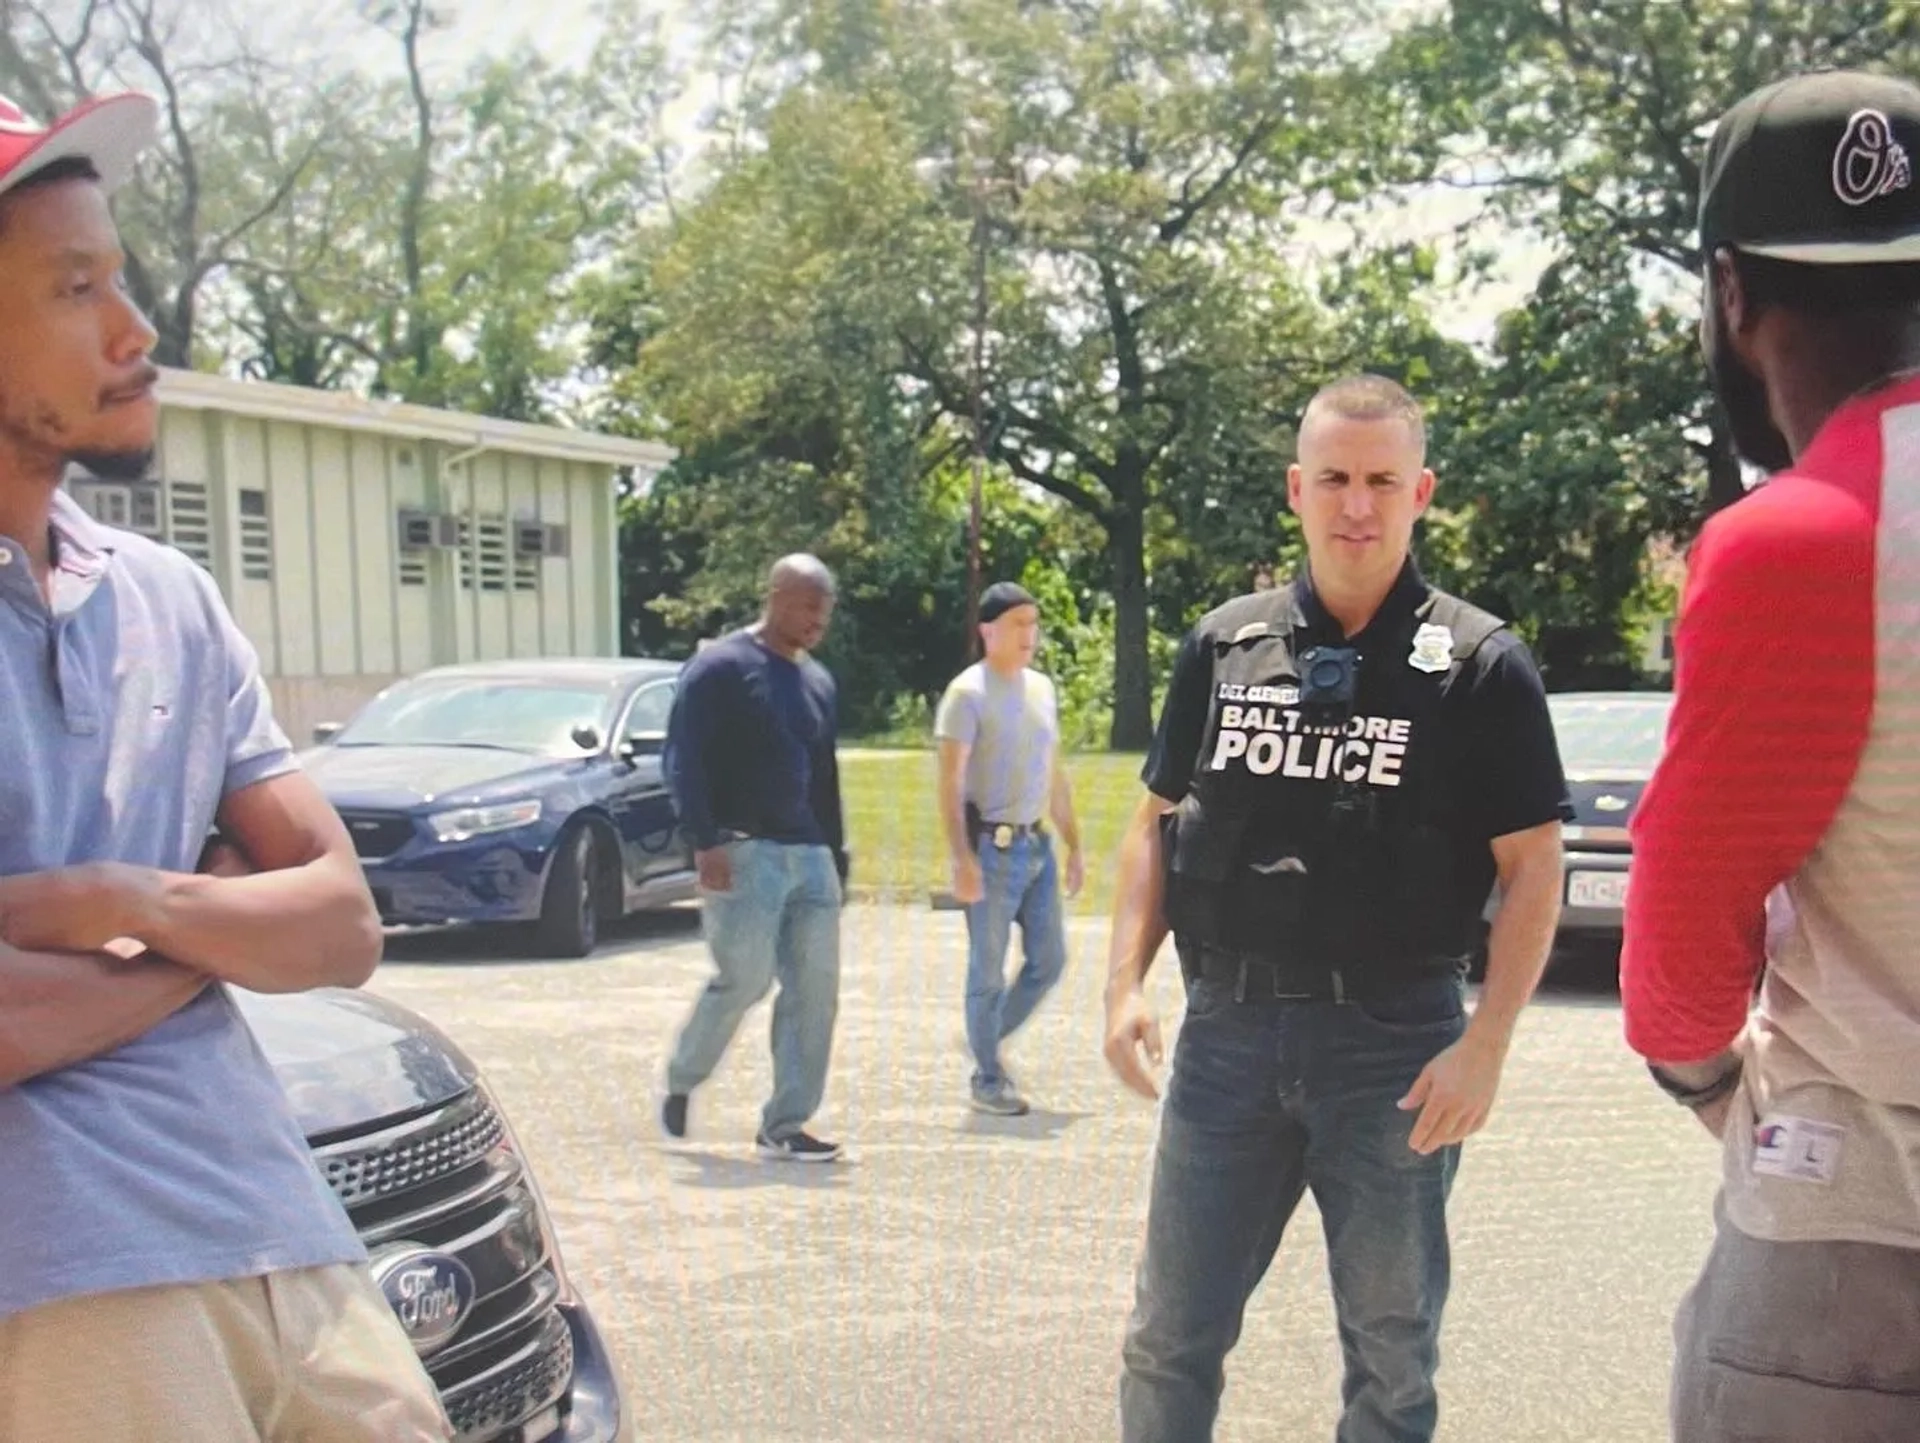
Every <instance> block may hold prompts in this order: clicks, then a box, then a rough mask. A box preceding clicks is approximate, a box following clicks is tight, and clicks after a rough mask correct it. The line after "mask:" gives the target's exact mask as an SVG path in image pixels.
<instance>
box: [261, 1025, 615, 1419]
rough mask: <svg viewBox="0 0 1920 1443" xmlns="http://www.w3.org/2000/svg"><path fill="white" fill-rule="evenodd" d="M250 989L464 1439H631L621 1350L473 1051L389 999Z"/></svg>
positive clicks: (375, 1263) (267, 1047)
mask: <svg viewBox="0 0 1920 1443" xmlns="http://www.w3.org/2000/svg"><path fill="white" fill-rule="evenodd" d="M234 995H235V997H236V998H237V999H238V1001H239V1003H240V1006H241V1010H242V1011H243V1012H244V1013H245V1014H246V1018H247V1021H248V1022H249V1023H250V1024H251V1025H252V1027H253V1031H254V1035H255V1036H256V1037H257V1038H258V1039H259V1040H260V1045H261V1048H262V1049H263V1050H264V1051H265V1053H266V1055H267V1057H268V1059H269V1060H270V1061H271V1062H272V1063H273V1066H274V1069H275V1071H276V1072H277V1073H278V1074H279V1077H280V1082H281V1085H282V1086H283V1087H284V1088H285V1089H286V1092H287V1096H288V1097H289V1098H290V1099H292V1102H293V1107H294V1112H295V1114H296V1115H297V1116H298V1117H299V1119H300V1124H301V1127H302V1129H303V1130H304V1131H305V1133H306V1135H307V1140H308V1142H309V1143H310V1144H311V1145H312V1147H313V1154H314V1160H315V1162H316V1163H317V1164H318V1165H319V1167H320V1170H321V1172H322V1173H323V1174H324V1175H325V1177H326V1180H327V1183H328V1185H329V1186H331V1187H332V1189H333V1191H334V1195H335V1196H336V1197H338V1198H339V1199H340V1201H341V1203H342V1204H343V1205H344V1206H345V1207H346V1209H347V1213H348V1215H349V1216H350V1217H351V1218H352V1219H353V1222H354V1226H355V1227H357V1228H358V1229H359V1232H360V1236H361V1237H362V1239H364V1240H365V1242H366V1244H367V1249H368V1251H369V1253H370V1254H371V1255H372V1258H371V1266H372V1269H373V1274H374V1277H375V1279H376V1280H377V1281H378V1282H379V1284H380V1286H381V1290H382V1291H383V1292H384V1293H385V1294H386V1297H387V1301H388V1302H389V1303H391V1304H392V1305H393V1309H394V1312H395V1313H396V1314H397V1315H398V1317H399V1318H400V1322H401V1326H402V1327H403V1328H404V1329H405V1330H406V1332H407V1336H408V1337H409V1338H410V1339H412V1341H413V1345H414V1348H415V1350H416V1351H417V1352H418V1353H419V1354H420V1357H421V1360H422V1361H423V1362H424V1363H425V1364H426V1368H427V1372H428V1373H429V1374H430V1375H431V1376H432V1378H433V1381H434V1383H435V1384H436V1385H437V1386H438V1387H439V1389H440V1396H441V1398H442V1399H443V1400H444V1402H445V1404H446V1408H447V1412H448V1414H449V1416H451V1417H452V1419H453V1424H454V1428H455V1431H456V1433H457V1435H458V1438H459V1440H460V1443H627V1440H628V1439H629V1437H630V1434H629V1431H628V1429H629V1425H628V1423H627V1419H626V1409H625V1407H624V1404H623V1400H622V1397H621V1391H620V1384H619V1380H618V1378H617V1377H616V1376H615V1373H614V1369H613V1364H612V1360H611V1358H610V1356H609V1354H608V1352H607V1348H606V1344H605V1343H604V1342H603V1340H602V1339H601V1336H600V1332H599V1329H598V1328H597V1327H596V1326H595V1324H594V1321H593V1318H592V1316H591V1315H590V1314H589V1313H588V1311H587V1307H586V1304H585V1303H584V1302H583V1301H582V1300H581V1298H580V1297H579V1295H578V1294H577V1293H575V1292H574V1290H573V1288H572V1286H571V1285H570V1284H569V1282H568V1281H567V1273H566V1268H565V1266H564V1265H563V1264H562V1262H561V1258H560V1248H559V1244H558V1242H557V1241H556V1239H555V1237H554V1232H553V1225H552V1221H551V1219H550V1217H549V1215H548V1212H547V1207H546V1203H545V1201H544V1199H543V1198H542V1197H541V1195H540V1189H539V1187H538V1185H537V1184H536V1183H535V1181H534V1178H533V1174H532V1172H531V1170H530V1169H529V1167H528V1165H527V1160H526V1157H525V1154H523V1153H522V1152H521V1150H520V1147H519V1144H518V1143H517V1142H516V1141H515V1139H514V1136H513V1131H512V1129H511V1128H510V1127H509V1126H508V1123H507V1119H506V1117H505V1116H504V1115H503V1114H502V1112H501V1110H500V1107H499V1105H498V1104H497V1103H496V1102H495V1100H494V1099H493V1097H492V1096H491V1095H490V1094H489V1092H488V1091H487V1087H486V1083H485V1082H484V1081H483V1080H482V1079H481V1077H480V1073H479V1069H478V1068H476V1067H475V1066H474V1064H473V1062H472V1061H471V1060H470V1059H469V1058H468V1057H467V1055H466V1054H465V1053H464V1052H462V1051H461V1050H460V1049H459V1048H458V1047H457V1046H455V1045H454V1044H453V1042H451V1041H450V1040H449V1039H448V1038H447V1037H446V1036H445V1035H444V1034H443V1033H441V1032H440V1031H439V1030H438V1029H437V1028H436V1027H434V1026H433V1024H432V1023H430V1022H428V1021H427V1020H426V1019H425V1018H423V1017H420V1016H418V1015H417V1014H415V1013H412V1012H409V1011H408V1010H407V1009H405V1008H403V1007H400V1006H397V1005H396V1004H394V1003H391V1002H388V1001H385V1000H384V999H382V998H379V997H376V996H374V995H373V994H372V993H368V992H349V991H340V990H327V991H320V992H310V993H305V994H301V995H296V996H286V997H277V996H276V997H266V996H260V995H258V994H255V993H250V992H243V991H240V990H239V989H235V991H234Z"/></svg>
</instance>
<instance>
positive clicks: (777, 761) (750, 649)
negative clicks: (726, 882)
mask: <svg viewBox="0 0 1920 1443" xmlns="http://www.w3.org/2000/svg"><path fill="white" fill-rule="evenodd" d="M838 733H839V716H838V697H837V693H836V689H835V687H834V682H833V676H832V673H830V672H829V671H828V670H827V669H826V668H825V667H824V666H822V665H820V663H819V662H817V661H814V660H813V659H812V658H811V657H808V658H806V659H805V660H803V661H799V662H792V661H788V660H787V659H786V658H785V657H783V656H781V655H779V654H778V653H777V652H774V651H773V650H771V649H770V648H768V647H767V646H765V645H763V644H762V643H761V642H760V641H759V640H758V639H757V638H755V637H754V636H753V634H752V633H751V632H747V631H736V632H732V633H730V634H728V635H727V636H724V637H722V638H721V639H720V640H718V641H716V642H714V643H713V644H712V645H711V646H709V647H707V648H706V649H705V650H703V651H701V652H700V653H699V654H698V655H696V656H695V657H694V658H693V660H692V661H690V662H688V663H687V665H686V667H685V669H684V670H683V671H682V672H681V673H680V685H679V687H678V689H677V691H676V693H675V696H674V703H673V713H672V715H671V717H670V718H669V719H668V722H667V745H666V755H665V758H664V761H665V768H666V777H667V786H668V787H669V788H670V789H671V790H672V792H673V804H674V807H675V808H676V810H677V811H678V812H679V818H680V826H681V827H682V829H683V830H684V831H685V832H686V834H687V836H688V837H689V838H690V839H691V840H692V842H693V845H694V846H696V847H699V848H702V849H705V848H708V847H713V846H717V845H718V844H719V842H720V834H721V833H722V832H723V831H734V832H744V833H746V834H747V835H749V836H754V837H764V838H766V839H768V840H769V841H775V842H789V843H799V844H805V843H815V844H818V845H821V846H826V847H831V848H832V849H833V853H834V857H835V860H836V862H838V864H839V866H840V869H841V873H842V876H844V875H845V872H846V835H845V831H844V828H843V824H842V821H841V813H840V767H839V762H838V760H837V759H836V757H835V755H834V748H835V745H836V743H837V741H838Z"/></svg>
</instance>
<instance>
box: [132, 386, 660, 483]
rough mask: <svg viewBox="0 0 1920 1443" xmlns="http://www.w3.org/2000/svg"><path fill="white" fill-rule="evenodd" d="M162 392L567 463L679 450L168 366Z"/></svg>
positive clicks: (210, 405) (224, 406)
mask: <svg viewBox="0 0 1920 1443" xmlns="http://www.w3.org/2000/svg"><path fill="white" fill-rule="evenodd" d="M156 389H157V392H158V395H159V398H160V404H161V405H163V406H175V407H180V408H182V409H185V410H190V411H224V412H226V413H228V414H230V415H236V416H254V417H258V418H259V419H261V420H267V421H293V422H301V423H304V424H307V425H314V426H336V427H338V428H340V429H341V430H345V431H371V432H374V433H377V434H379V435H385V436H405V437H407V438H409V439H411V440H415V441H446V442H451V443H452V444H455V445H458V446H461V447H470V446H481V447H485V448H486V449H487V450H490V451H509V452H513V453H515V454H518V455H522V456H550V457H553V458H555V459H557V460H561V461H588V462H597V463H598V464H600V465H603V466H636V467H639V468H641V469H643V470H646V471H658V470H660V469H661V468H662V467H664V466H666V465H667V464H668V463H670V462H671V461H672V460H673V459H674V457H675V455H676V454H677V453H676V452H675V451H674V449H673V448H672V447H670V446H663V445H661V444H660V443H659V442H657V441H630V440H627V439H625V438H623V437H619V436H606V435H602V434H600V433H599V432H597V431H576V430H571V429H568V428H566V427H561V426H536V425H532V424H530V423H528V422H525V421H502V420H499V419H497V418H495V417H492V416H473V415H468V414H466V413H464V412H460V411H441V410H436V409H435V408H433V407H431V406H415V405H412V404H410V403H408V402H405V401H375V400H369V399H368V398H367V397H365V396H356V395H353V394H351V393H349V392H346V391H322V390H316V389H314V388H313V387H310V386H286V385H281V384H279V383H277V382H273V381H237V380H234V379H233V378H231V377H228V376H214V375H209V374H207V373H206V372H204V371H184V370H177V369H174V368H172V367H167V366H163V367H161V368H160V381H159V385H158V387H157V388H156Z"/></svg>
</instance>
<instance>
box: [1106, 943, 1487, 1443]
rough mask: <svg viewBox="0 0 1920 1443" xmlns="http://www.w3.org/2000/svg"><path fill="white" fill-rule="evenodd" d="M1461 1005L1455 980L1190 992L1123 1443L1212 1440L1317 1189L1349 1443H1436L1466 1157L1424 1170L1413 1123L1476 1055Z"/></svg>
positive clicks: (1143, 1276)
mask: <svg viewBox="0 0 1920 1443" xmlns="http://www.w3.org/2000/svg"><path fill="white" fill-rule="evenodd" d="M1463 1003H1464V994H1463V989H1462V986H1461V984H1460V983H1459V982H1458V981H1457V980H1455V979H1453V978H1450V977H1442V978H1436V979H1432V980H1428V981H1422V982H1416V983H1411V984H1408V985H1406V986H1404V987H1402V988H1399V989H1397V990H1395V991H1393V992H1390V993H1382V994H1377V995H1375V994H1368V995H1365V996H1362V997H1361V998H1360V999H1359V1000H1352V999H1351V998H1350V999H1349V1000H1347V1001H1344V1002H1331V1001H1326V1002H1320V1001H1284V1000H1273V999H1268V1000H1265V1001H1245V1002H1238V1001H1235V999H1234V988H1233V984H1232V983H1230V982H1217V981H1211V980H1201V981H1196V982H1193V983H1191V984H1190V985H1189V987H1188V1002H1187V1014H1186V1020H1185V1022H1184V1023H1183V1024H1182V1025H1181V1028H1180V1034H1179V1039H1178V1041H1177V1043H1176V1044H1175V1048H1174V1057H1173V1071H1172V1076H1171V1079H1170V1080H1169V1083H1168V1087H1167V1094H1166V1101H1165V1103H1164V1106H1163V1109H1162V1112H1161V1117H1160V1136H1159V1142H1158V1145H1157V1148H1156V1151H1155V1157H1154V1172H1153V1192H1152V1200H1151V1202H1150V1204H1149V1207H1148V1215H1147V1237H1146V1248H1145V1251H1144V1253H1143V1255H1142V1257H1141V1261H1140V1267H1139V1273H1138V1278H1137V1283H1136V1296H1135V1303H1134V1311H1133V1316H1132V1319H1131V1321H1130V1324H1129V1326H1128V1329H1127V1337H1126V1343H1125V1346H1124V1348H1123V1350H1122V1356H1123V1361H1124V1364H1125V1368H1124V1372H1123V1375H1122V1378H1121V1383H1120V1419H1121V1428H1120V1431H1121V1438H1122V1440H1123V1443H1207V1440H1208V1439H1210V1438H1211V1437H1212V1436H1213V1425H1214V1419H1215V1417H1216V1415H1217V1414H1218V1412H1219V1407H1220V1394H1221V1390H1222V1387H1223V1385H1224V1368H1225V1360H1226V1355H1227V1353H1228V1352H1229V1351H1230V1350H1231V1349H1232V1348H1233V1346H1234V1344H1235V1342H1236V1341H1238V1339H1239V1336H1240V1327H1241V1321H1242V1318H1243V1316H1244V1314H1245V1312H1246V1306H1247V1302H1248V1299H1249V1298H1250V1297H1251V1296H1252V1294H1253V1291H1254V1289H1255V1287H1256V1286H1257V1285H1258V1284H1259V1282H1260V1280H1261V1278H1263V1277H1264V1276H1265V1275H1266V1271H1267V1268H1268V1266H1269V1265H1270V1264H1271V1263H1272V1261H1273V1255H1274V1252H1275V1250H1276V1249H1277V1248H1278V1247H1279V1244H1280V1236H1281V1233H1282V1232H1283V1231H1284V1230H1285V1228H1286V1225H1287V1222H1288V1220H1289V1219H1290V1218H1291V1217H1292V1216H1293V1213H1294V1210H1295V1209H1296V1207H1297V1206H1298V1205H1299V1202H1300V1197H1301V1194H1302V1193H1303V1192H1304V1191H1305V1190H1306V1189H1308V1188H1311V1189H1312V1190H1313V1197H1314V1202H1315V1203H1316V1204H1317V1205H1318V1207H1319V1209H1320V1214H1321V1218H1322V1220H1323V1223H1324V1225H1325V1230H1326V1238H1327V1253H1328V1262H1329V1267H1330V1272H1331V1280H1332V1285H1333V1300H1334V1307H1335V1312H1336V1316H1337V1318H1338V1321H1339V1329H1340V1346H1341V1351H1342V1353H1343V1355H1344V1357H1345V1360H1346V1380H1345V1385H1344V1387H1343V1389H1342V1395H1343V1400H1344V1403H1345V1409H1344V1412H1343V1414H1342V1417H1341V1420H1340V1426H1339V1429H1338V1432H1337V1433H1336V1435H1335V1436H1336V1440H1337V1443H1428V1440H1430V1439H1431V1438H1432V1437H1433V1431H1434V1425H1435V1422H1436V1420H1437V1418H1438V1414H1439V1407H1438V1402H1437V1400H1436V1397H1435V1393H1434V1386H1433V1376H1434V1371H1435V1369H1436V1368H1437V1367H1438V1364H1439V1332H1440V1314H1441V1310H1442V1308H1443V1307H1444V1305H1445V1303H1446V1298H1447V1287H1448V1280H1449V1254H1448V1244H1447V1221H1446V1205H1447V1196H1448V1193H1449V1192H1450V1191H1451V1189H1452V1185H1453V1177H1454V1172H1455V1169H1456V1168H1457V1167H1458V1165H1459V1149H1458V1148H1457V1147H1454V1148H1446V1149H1443V1150H1441V1151H1439V1152H1436V1153H1433V1154H1430V1155H1428V1156H1425V1157H1422V1156H1421V1155H1420V1154H1418V1153H1416V1152H1414V1151H1413V1149H1412V1148H1411V1147H1409V1146H1408V1145H1407V1139H1408V1137H1409V1136H1410V1135H1411V1133H1412V1131H1413V1125H1414V1121H1415V1119H1416V1118H1417V1116H1418V1113H1416V1112H1402V1111H1401V1110H1400V1109H1399V1108H1398V1107H1397V1106H1396V1104H1397V1103H1398V1102H1399V1100H1400V1099H1401V1098H1402V1097H1403V1096H1405V1095H1406V1092H1407V1089H1408V1088H1409V1087H1411V1086H1412V1084H1413V1081H1414V1079H1415V1078H1416V1077H1418V1076H1419V1075H1420V1071H1421V1069H1422V1068H1423V1067H1425V1066H1426V1065H1427V1063H1428V1062H1429V1061H1431V1060H1432V1059H1433V1057H1434V1056H1435V1055H1436V1054H1437V1053H1439V1052H1440V1051H1442V1050H1443V1049H1444V1048H1446V1047H1448V1046H1449V1045H1451V1044H1452V1043H1453V1042H1454V1041H1455V1040H1456V1039H1457V1038H1458V1037H1459V1036H1460V1033H1461V1031H1462V1030H1463V1028H1464V1026H1465V1021H1466V1017H1465V1008H1464V1005H1463Z"/></svg>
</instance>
